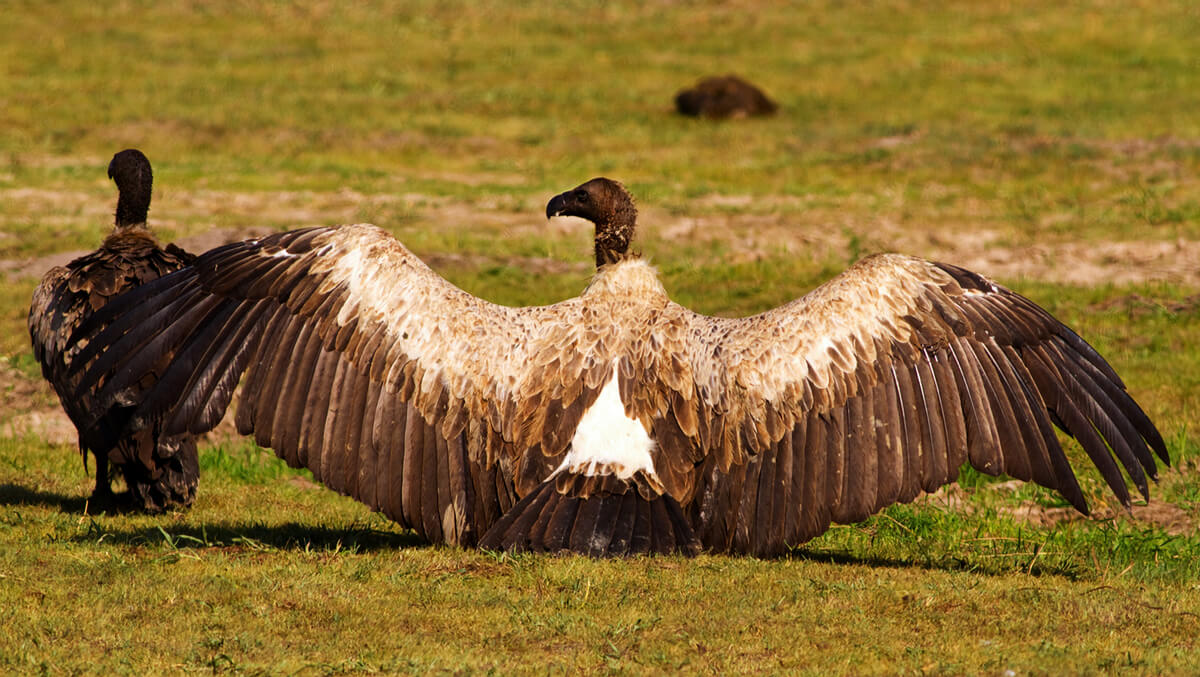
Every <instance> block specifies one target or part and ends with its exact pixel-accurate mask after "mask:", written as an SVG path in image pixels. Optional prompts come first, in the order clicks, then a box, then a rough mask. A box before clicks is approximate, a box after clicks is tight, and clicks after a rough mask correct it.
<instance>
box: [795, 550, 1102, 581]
mask: <svg viewBox="0 0 1200 677" xmlns="http://www.w3.org/2000/svg"><path fill="white" fill-rule="evenodd" d="M781 559H790V560H797V561H804V562H820V563H822V564H849V565H853V564H857V565H860V566H868V567H872V568H877V569H924V570H926V571H961V572H965V573H970V574H976V575H978V574H982V575H985V576H1006V575H1009V574H1012V573H1013V572H1014V571H1017V570H1021V571H1024V572H1025V573H1027V574H1030V575H1033V576H1061V577H1062V578H1066V579H1068V580H1079V579H1080V578H1081V576H1082V575H1081V572H1080V569H1079V567H1078V566H1077V565H1075V564H1074V563H1062V564H1061V565H1059V564H1055V563H1052V562H1045V563H1043V562H1040V561H1038V560H1037V559H1036V558H1035V559H1034V561H1033V564H1032V565H1031V566H1015V567H1014V566H1011V565H1008V566H1005V565H999V564H989V563H985V562H980V561H977V560H976V561H973V560H971V559H969V558H964V557H959V556H956V555H953V554H946V555H945V556H943V557H938V558H933V559H925V560H917V559H909V558H904V557H888V556H882V555H856V554H853V553H849V552H831V551H808V550H804V549H803V547H801V548H799V549H796V550H793V551H791V552H788V553H786V554H784V555H782V556H781Z"/></svg>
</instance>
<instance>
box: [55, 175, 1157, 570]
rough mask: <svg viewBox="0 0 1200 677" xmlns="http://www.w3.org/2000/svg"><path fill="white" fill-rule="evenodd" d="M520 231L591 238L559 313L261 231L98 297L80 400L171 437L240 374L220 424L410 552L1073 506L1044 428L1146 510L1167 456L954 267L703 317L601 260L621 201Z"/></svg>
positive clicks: (1000, 294) (1065, 338)
mask: <svg viewBox="0 0 1200 677" xmlns="http://www.w3.org/2000/svg"><path fill="white" fill-rule="evenodd" d="M546 214H547V217H552V216H577V217H582V218H584V219H588V220H591V221H592V222H593V223H594V224H595V257H596V263H597V266H598V267H597V270H596V272H595V275H594V277H593V278H592V279H591V281H590V283H589V284H588V285H587V287H586V288H585V289H584V290H583V292H582V293H581V294H580V295H579V296H578V297H575V298H571V299H568V300H565V301H561V302H559V303H555V304H553V305H548V306H539V307H525V308H514V307H507V306H501V305H496V304H493V303H489V302H488V301H485V300H483V299H480V298H477V297H475V296H472V295H470V294H468V293H466V292H464V291H462V290H460V289H458V288H456V287H455V286H453V285H451V284H450V283H449V282H447V281H446V280H445V279H443V278H442V277H440V276H439V275H437V274H436V273H435V272H433V271H432V270H431V269H430V268H429V267H428V266H426V265H425V264H424V263H422V262H421V260H420V259H418V258H417V257H416V256H415V255H413V254H412V253H411V252H410V251H409V250H408V249H406V248H405V247H404V246H403V245H402V244H401V243H400V242H398V241H397V240H395V239H394V238H392V237H391V236H390V235H388V234H387V233H386V232H384V231H383V230H380V229H379V228H377V227H375V226H372V225H365V224H359V225H345V226H341V227H317V228H306V229H303V230H295V231H291V232H283V233H276V234H272V235H270V236H267V237H263V238H261V239H254V240H248V241H245V242H240V243H234V244H231V245H227V246H224V247H220V248H217V249H214V250H212V251H209V252H207V253H205V254H203V255H201V256H200V257H199V258H198V259H197V260H196V262H195V263H194V264H192V265H191V266H188V267H187V268H184V269H183V270H180V271H178V272H176V273H174V274H171V275H168V276H166V277H163V278H160V279H159V280H156V281H155V282H152V283H150V284H147V285H144V286H142V287H139V288H138V289H136V290H134V291H133V292H131V293H129V294H127V295H125V296H123V297H121V298H119V299H117V300H115V301H113V302H112V303H110V304H109V305H108V306H106V307H105V309H104V310H103V311H102V314H100V315H98V316H97V319H96V320H94V321H93V323H91V324H89V325H88V326H85V327H84V328H82V329H81V336H82V337H83V338H85V339H86V340H87V346H86V348H84V349H83V351H82V352H81V353H80V358H79V360H78V363H79V364H81V365H85V367H80V368H79V369H80V370H82V374H81V376H80V378H79V383H80V384H79V388H80V389H81V390H82V391H91V390H93V389H98V391H99V397H100V399H101V400H102V401H103V402H104V403H106V404H110V403H111V404H117V405H122V406H136V407H137V408H136V411H134V412H133V414H132V415H131V416H130V426H131V428H132V429H139V428H142V427H149V428H157V429H161V430H163V431H164V432H166V433H169V434H185V433H192V434H196V433H200V432H203V431H205V430H208V429H210V428H211V427H212V426H213V425H215V424H216V423H217V421H218V420H219V419H220V418H221V416H222V413H223V412H224V411H225V409H226V408H227V407H228V406H229V404H230V400H231V398H232V396H233V392H234V387H235V385H237V384H238V383H239V381H241V384H242V385H241V387H242V395H241V398H240V400H239V404H238V407H237V414H236V422H237V426H238V430H239V431H240V432H241V433H243V434H247V435H249V434H253V435H254V437H255V439H256V440H257V442H258V443H259V444H261V445H263V446H267V447H270V448H273V449H274V450H275V451H276V453H277V454H278V455H279V456H280V457H282V458H283V459H285V460H286V461H287V462H288V463H289V464H290V465H292V466H294V467H306V468H308V469H310V470H311V471H312V473H313V475H314V476H315V477H316V478H317V479H318V480H319V481H321V482H323V483H324V484H325V485H326V486H328V487H330V488H332V489H334V490H336V491H339V492H341V493H343V494H347V495H349V496H352V497H354V498H356V499H358V500H359V501H361V502H363V503H365V504H366V505H368V506H370V507H371V508H373V509H376V510H380V511H382V512H383V513H384V514H386V515H387V516H388V517H390V518H391V519H393V520H395V521H397V522H399V523H400V524H402V525H404V526H406V527H410V528H412V529H413V530H415V531H416V532H417V533H418V534H420V535H421V536H423V537H424V538H426V539H428V540H430V541H433V542H439V543H449V544H454V545H459V546H477V547H483V548H488V549H494V550H510V551H538V552H545V551H551V552H555V551H573V552H578V553H586V554H588V555H593V556H622V555H630V554H635V553H682V554H686V555H692V554H696V553H698V552H701V551H709V552H735V553H750V554H755V555H760V556H769V555H775V554H779V553H781V552H784V551H785V550H786V549H787V548H789V547H791V546H795V545H797V544H800V543H803V542H805V541H807V540H808V539H811V538H813V537H815V536H817V535H819V534H821V533H822V532H824V531H825V530H826V529H828V528H829V526H830V524H831V523H833V522H839V523H851V522H857V521H860V520H862V519H864V518H866V517H868V516H869V515H871V514H872V513H875V512H877V511H879V510H880V509H882V508H884V507H885V506H888V505H891V504H894V503H901V502H906V501H911V500H913V499H914V498H915V497H917V496H918V494H920V493H921V492H929V491H934V490H936V489H937V488H938V487H940V486H942V485H944V484H947V483H949V482H952V481H954V479H955V478H956V476H957V474H958V470H959V468H960V466H962V464H963V463H970V464H971V465H972V466H973V467H975V468H978V469H979V470H980V471H982V472H985V473H988V474H992V475H996V474H999V473H1007V474H1008V475H1011V476H1012V477H1015V478H1019V479H1022V480H1032V481H1034V482H1037V483H1038V484H1041V485H1043V486H1046V487H1049V488H1051V489H1054V490H1057V491H1059V492H1061V493H1062V495H1063V496H1065V497H1066V499H1067V500H1068V501H1070V502H1071V503H1072V504H1073V505H1074V506H1075V507H1076V508H1078V509H1079V510H1081V511H1084V512H1086V511H1087V504H1086V502H1085V501H1084V497H1083V494H1082V492H1081V491H1080V487H1079V484H1078V483H1077V482H1076V478H1075V475H1074V473H1073V470H1072V468H1071V465H1070V463H1069V462H1068V460H1067V457H1066V456H1065V455H1064V453H1063V449H1062V447H1061V446H1060V444H1059V440H1058V438H1057V436H1056V434H1055V430H1054V427H1055V426H1056V425H1057V426H1058V427H1059V428H1062V429H1063V430H1065V431H1066V432H1067V433H1068V434H1070V435H1073V436H1074V437H1075V438H1076V439H1078V440H1079V442H1080V444H1081V445H1082V447H1083V449H1084V450H1085V451H1086V452H1087V453H1088V455H1089V456H1090V457H1091V459H1092V461H1093V462H1094V463H1095V464H1096V466H1097V467H1098V468H1099V470H1100V472H1101V474H1102V475H1103V476H1104V478H1105V480H1107V482H1108V484H1109V486H1111V487H1112V490H1113V491H1114V492H1116V495H1117V497H1118V498H1119V499H1120V500H1121V502H1122V503H1124V504H1126V505H1128V504H1129V502H1130V494H1129V490H1128V487H1127V485H1126V480H1125V478H1124V477H1123V476H1122V471H1121V466H1123V467H1124V469H1125V472H1126V473H1128V475H1129V478H1130V479H1131V480H1132V482H1133V483H1134V484H1135V485H1136V486H1137V488H1138V489H1139V491H1140V492H1141V493H1142V495H1143V496H1146V495H1147V494H1148V489H1147V477H1151V478H1153V477H1155V474H1156V463H1155V460H1154V457H1153V453H1157V454H1158V456H1159V457H1160V458H1161V459H1162V460H1163V461H1164V462H1167V463H1169V459H1168V456H1167V450H1166V447H1165V445H1164V444H1163V440H1162V437H1161V436H1160V435H1159V433H1158V431H1157V430H1156V429H1155V427H1154V425H1153V424H1152V423H1151V421H1150V419H1149V418H1148V417H1147V416H1146V414H1144V413H1143V411H1142V409H1141V408H1140V407H1139V406H1138V405H1137V403H1136V402H1134V400H1133V399H1132V398H1131V397H1130V395H1129V394H1128V393H1127V392H1126V389H1125V386H1124V384H1123V383H1122V382H1121V379H1120V378H1119V377H1118V376H1117V374H1116V373H1114V371H1113V369H1112V368H1111V367H1110V366H1109V364H1108V363H1107V362H1105V361H1104V359H1103V358H1102V357H1101V356H1100V355H1099V354H1098V353H1097V352H1096V351H1095V350H1094V349H1092V347H1091V346H1089V345H1088V344H1087V343H1085V342H1084V341H1083V339H1081V338H1080V337H1079V336H1077V335H1076V334H1075V333H1074V332H1073V331H1071V330H1070V329H1068V328H1067V327H1066V326H1064V325H1063V324H1062V323H1060V322H1058V321H1057V320H1055V319H1054V318H1053V317H1051V316H1050V315H1049V314H1048V313H1047V312H1046V311H1045V310H1042V309H1041V308H1039V307H1038V306H1037V305H1035V304H1034V303H1032V302H1031V301H1029V300H1027V299H1026V298H1024V297H1022V296H1020V295H1018V294H1016V293H1014V292H1012V291H1010V290H1008V289H1005V288H1004V287H1001V286H999V285H997V284H995V283H994V282H992V281H990V280H988V279H987V278H984V277H982V276H980V275H977V274H975V273H972V272H970V271H967V270H964V269H962V268H958V267H956V266H952V265H946V264H940V263H932V262H929V261H925V260H922V259H918V258H912V257H908V256H901V255H896V254H879V255H874V256H870V257H868V258H865V259H863V260H861V261H859V262H858V263H856V264H854V265H853V266H852V267H850V268H849V269H847V270H846V271H845V272H844V273H842V274H841V275H839V276H837V277H835V278H834V279H832V280H830V281H829V282H827V283H825V284H823V285H822V286H820V287H818V288H817V289H815V290H814V291H812V292H810V293H809V294H807V295H806V296H803V297H801V298H799V299H797V300H795V301H792V302H791V303H788V304H786V305H783V306H780V307H778V308H775V309H773V310H769V311H767V312H764V313H762V314H760V315H755V316H753V317H745V318H720V317H708V316H704V315H700V314H697V313H694V312H692V311H690V310H688V309H687V308H684V307H682V306H680V305H678V304H676V303H673V302H672V301H671V300H670V298H669V297H668V296H667V294H666V292H665V291H664V289H663V285H662V284H661V282H660V281H659V279H658V275H657V273H656V271H655V269H654V268H652V267H651V266H650V265H649V264H647V263H646V262H645V261H643V260H642V259H641V258H639V257H638V256H637V255H634V254H632V253H630V251H629V246H630V241H631V239H632V237H633V234H634V228H635V225H636V220H637V210H636V208H635V206H634V202H633V199H632V198H631V196H630V195H629V193H628V192H627V191H626V190H625V189H624V188H623V187H622V186H621V184H619V183H617V182H615V181H612V180H609V179H605V178H597V179H593V180H591V181H588V182H587V183H584V184H583V185H581V186H579V187H577V188H575V189H573V190H570V191H567V192H565V193H563V194H561V195H558V196H556V197H554V198H553V199H552V200H551V201H550V203H549V204H548V206H547V207H546ZM148 374H159V375H160V377H159V380H158V381H157V383H155V384H154V386H153V387H151V388H149V389H143V388H142V387H141V386H140V385H139V384H141V383H142V382H143V380H144V379H145V378H146V376H147V375H148ZM1152 452H1153V453H1152ZM1118 464H1119V465H1118Z"/></svg>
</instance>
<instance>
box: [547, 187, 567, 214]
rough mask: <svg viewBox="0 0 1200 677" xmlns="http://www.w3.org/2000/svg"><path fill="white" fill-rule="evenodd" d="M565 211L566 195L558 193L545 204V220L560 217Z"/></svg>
mask: <svg viewBox="0 0 1200 677" xmlns="http://www.w3.org/2000/svg"><path fill="white" fill-rule="evenodd" d="M566 209H567V198H566V193H560V194H558V195H555V196H554V197H552V198H550V202H548V203H547V204H546V218H548V219H552V218H554V217H555V216H562V215H563V212H565V211H566Z"/></svg>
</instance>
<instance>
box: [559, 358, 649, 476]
mask: <svg viewBox="0 0 1200 677" xmlns="http://www.w3.org/2000/svg"><path fill="white" fill-rule="evenodd" d="M617 371H618V370H617V364H616V362H614V363H613V369H612V376H611V377H610V378H609V379H608V383H606V384H605V385H604V388H602V389H601V390H600V396H599V397H597V398H596V402H595V403H594V404H592V406H591V407H589V408H588V410H587V411H585V412H584V413H583V418H581V419H580V421H579V426H578V427H577V428H575V436H574V437H573V438H571V450H570V451H568V452H567V457H566V458H564V459H563V462H562V465H560V466H558V469H557V470H555V471H554V474H555V475H557V474H558V473H560V472H562V471H563V470H566V471H567V472H571V473H581V474H584V475H607V474H614V475H616V476H617V477H619V478H621V479H629V478H630V477H633V475H634V473H636V472H637V471H639V470H644V471H646V473H647V474H648V475H650V476H654V461H653V459H651V458H650V451H651V450H652V449H653V448H654V440H652V439H650V436H649V435H647V434H646V429H645V428H643V427H642V424H641V423H640V422H639V421H637V420H635V419H632V418H630V417H629V416H628V415H627V414H626V413H625V405H624V404H623V403H622V402H621V389H620V387H619V386H618V384H617V378H618V377H617Z"/></svg>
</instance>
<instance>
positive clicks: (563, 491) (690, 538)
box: [480, 473, 700, 557]
mask: <svg viewBox="0 0 1200 677" xmlns="http://www.w3.org/2000/svg"><path fill="white" fill-rule="evenodd" d="M563 474H564V473H559V474H558V475H556V476H553V477H551V478H549V479H547V480H546V481H545V482H543V483H542V484H540V485H538V486H537V487H536V488H535V489H534V490H533V491H531V492H530V493H529V494H527V495H526V496H525V498H523V499H521V501H520V502H518V503H517V504H516V505H514V506H513V507H512V509H511V510H509V511H508V512H507V513H505V514H504V515H503V516H501V518H500V519H499V520H498V521H497V522H496V523H495V524H494V525H492V528H491V529H489V530H488V532H487V533H486V534H484V536H483V539H482V540H481V541H480V546H481V547H483V548H488V549H492V550H507V551H512V552H523V551H532V552H562V551H567V552H577V553H581V554H587V555H591V556H593V557H624V556H628V555H638V554H644V553H655V554H670V553H676V552H678V553H682V554H685V555H696V554H699V552H700V541H699V540H698V539H697V538H696V535H695V533H694V532H693V531H692V527H691V525H690V524H689V523H688V521H687V518H686V517H685V516H684V514H683V510H682V509H681V508H680V507H679V503H678V502H677V501H676V500H675V499H674V498H672V497H671V496H670V495H669V494H663V493H659V492H658V491H655V490H654V489H653V488H652V483H651V482H649V481H647V479H646V478H642V477H640V476H639V475H635V476H634V477H632V478H630V479H629V480H619V479H617V478H616V477H614V476H611V475H609V476H604V477H589V476H580V477H568V478H563V477H562V475H563Z"/></svg>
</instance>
